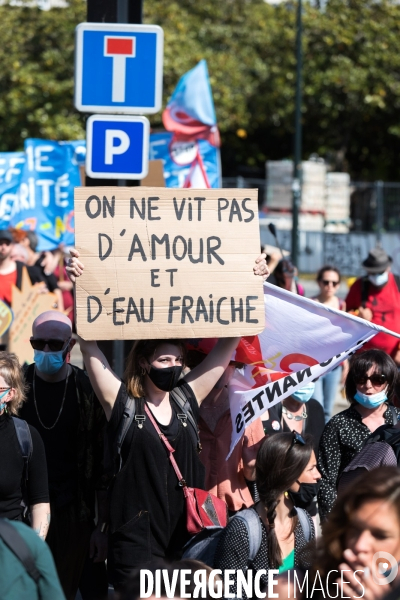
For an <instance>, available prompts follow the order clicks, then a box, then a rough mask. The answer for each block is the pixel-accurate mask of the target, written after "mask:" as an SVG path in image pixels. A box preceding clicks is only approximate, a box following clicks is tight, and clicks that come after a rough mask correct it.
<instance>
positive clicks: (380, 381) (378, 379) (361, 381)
mask: <svg viewBox="0 0 400 600" xmlns="http://www.w3.org/2000/svg"><path fill="white" fill-rule="evenodd" d="M368 380H369V381H370V382H371V383H372V385H374V386H375V387H378V386H380V385H384V384H385V383H387V379H386V375H383V374H379V373H373V374H372V375H371V376H370V377H367V375H361V377H358V378H355V382H356V385H365V384H366V383H367V381H368Z"/></svg>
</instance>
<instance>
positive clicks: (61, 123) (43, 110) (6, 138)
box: [0, 0, 86, 151]
mask: <svg viewBox="0 0 400 600" xmlns="http://www.w3.org/2000/svg"><path fill="white" fill-rule="evenodd" d="M85 17H86V5H85V3H84V2H83V1H82V0H72V1H71V2H70V3H69V7H68V8H67V9H53V10H50V11H42V10H40V9H39V8H34V7H27V6H25V7H24V6H22V7H19V6H18V7H17V6H8V5H3V6H0V39H1V44H0V150H2V151H12V150H18V149H21V148H22V147H23V142H24V139H25V138H27V137H37V138H45V139H55V140H67V139H79V138H82V136H84V123H83V118H82V116H81V115H79V114H78V113H77V112H76V111H75V109H74V107H73V88H74V82H73V74H74V44H75V41H74V30H75V27H76V25H77V24H78V23H80V22H82V21H85V20H86V18H85Z"/></svg>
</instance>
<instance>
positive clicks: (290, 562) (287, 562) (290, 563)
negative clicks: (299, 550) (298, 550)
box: [279, 548, 294, 573]
mask: <svg viewBox="0 0 400 600" xmlns="http://www.w3.org/2000/svg"><path fill="white" fill-rule="evenodd" d="M290 569H294V548H293V550H292V551H291V553H290V554H288V555H287V556H285V558H284V559H283V561H282V564H281V566H280V567H279V573H284V572H285V571H290Z"/></svg>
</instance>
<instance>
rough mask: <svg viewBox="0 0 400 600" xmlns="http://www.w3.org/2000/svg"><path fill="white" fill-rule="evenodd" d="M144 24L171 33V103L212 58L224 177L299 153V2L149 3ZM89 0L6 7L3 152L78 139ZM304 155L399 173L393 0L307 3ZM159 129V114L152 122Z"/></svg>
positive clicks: (1, 73) (0, 62) (354, 171)
mask: <svg viewBox="0 0 400 600" xmlns="http://www.w3.org/2000/svg"><path fill="white" fill-rule="evenodd" d="M143 8H144V21H145V22H147V23H157V24H159V25H161V26H162V27H163V29H164V33H165V60H164V101H165V102H166V101H167V99H168V97H169V96H170V94H171V92H172V90H173V88H174V87H175V85H176V83H177V81H178V79H179V77H180V76H181V75H182V74H183V73H184V72H186V71H187V70H189V69H191V68H192V67H194V66H195V65H196V64H197V62H198V61H199V60H200V59H202V58H205V59H206V60H207V63H208V68H209V72H210V79H211V85H212V89H213V94H214V101H215V105H216V111H217V118H218V124H219V127H220V130H221V134H222V141H223V147H222V159H223V165H224V174H226V175H228V174H235V173H236V168H237V165H239V164H241V165H247V166H249V167H260V168H262V167H263V163H264V161H265V160H266V159H280V158H285V157H289V156H290V155H291V154H292V143H293V142H292V140H293V128H294V87H295V66H296V61H295V51H294V48H295V17H296V14H295V13H296V3H295V2H292V0H289V2H286V3H284V4H281V5H279V6H272V5H270V4H267V3H266V2H264V1H263V0H224V1H223V2H221V1H218V0H202V1H201V2H199V1H198V0H143ZM85 18H86V4H85V2H84V1H83V0H71V1H70V3H69V7H68V8H67V9H53V10H51V11H48V12H44V11H40V10H39V9H35V8H26V7H25V8H21V7H10V6H4V5H3V6H0V35H1V39H2V44H1V47H0V149H1V150H14V149H18V148H21V147H22V144H23V139H24V138H25V137H28V136H29V137H43V138H53V139H74V138H75V139H76V138H79V137H81V136H83V135H84V116H83V115H80V114H78V113H77V112H76V111H75V110H74V108H73V104H72V95H73V50H74V28H75V26H76V25H77V24H78V23H79V22H82V21H84V20H85ZM303 22H304V44H303V48H304V94H303V138H304V139H303V149H304V151H303V154H304V156H305V157H308V156H309V155H310V154H311V153H318V154H319V155H320V156H323V157H325V158H327V159H328V160H329V161H330V162H331V163H332V165H333V166H334V167H335V168H338V169H346V170H349V171H350V173H351V175H352V177H353V178H359V179H373V178H377V177H381V178H386V179H392V180H398V179H399V176H400V173H399V167H398V156H399V154H400V123H399V118H398V115H399V104H400V69H399V66H400V65H399V63H400V35H399V33H400V32H399V29H400V6H399V5H398V4H396V3H395V2H389V1H388V0H382V1H379V2H378V1H377V0H328V2H327V4H326V6H325V5H324V8H323V9H318V8H316V7H315V6H311V5H309V4H306V5H305V8H304V14H303ZM151 121H152V125H153V127H155V128H159V127H161V126H162V122H161V114H158V115H155V116H153V117H152V119H151Z"/></svg>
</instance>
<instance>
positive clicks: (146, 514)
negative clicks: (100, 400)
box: [107, 380, 205, 567]
mask: <svg viewBox="0 0 400 600" xmlns="http://www.w3.org/2000/svg"><path fill="white" fill-rule="evenodd" d="M179 387H181V388H182V389H183V391H184V392H185V395H186V397H187V398H188V401H189V402H190V405H191V409H192V414H193V416H194V419H195V421H196V422H197V420H198V415H199V407H198V403H197V401H196V398H195V396H194V394H193V392H192V389H191V388H190V386H189V385H188V384H186V383H185V382H184V381H183V380H181V381H180V382H179ZM127 399H128V394H127V391H126V388H125V385H124V384H121V387H120V389H119V392H118V395H117V398H116V401H115V404H114V407H113V411H112V414H111V419H110V421H109V423H108V426H107V436H108V440H109V443H110V444H111V446H112V440H113V439H114V440H115V437H116V435H117V431H118V427H119V423H120V420H121V418H122V415H123V412H124V407H125V404H126V401H127ZM171 406H172V418H171V422H170V423H169V425H167V426H164V425H161V424H160V423H158V425H159V427H160V429H161V431H162V432H163V433H164V434H165V435H166V437H167V438H168V441H169V442H170V443H171V445H172V447H173V448H175V452H174V458H175V460H176V462H177V464H178V466H179V469H180V471H181V473H182V475H183V477H184V479H185V480H186V481H187V484H188V486H189V487H199V488H203V489H204V475H205V470H204V466H203V465H202V463H201V462H200V459H199V457H198V453H197V448H196V444H195V443H194V436H193V433H192V432H190V430H189V428H190V425H189V424H187V426H186V427H185V426H184V425H183V424H182V423H181V421H180V420H179V419H178V417H177V413H178V408H177V407H176V406H175V403H174V402H171ZM136 415H145V412H144V401H143V399H138V400H137V401H136ZM122 459H123V466H122V469H121V471H120V472H119V473H118V475H117V477H116V479H115V481H114V484H113V488H112V492H111V501H110V534H111V536H110V542H111V557H112V561H113V562H114V563H116V564H120V565H126V566H130V567H136V566H138V565H140V564H142V563H143V562H146V561H149V560H151V559H152V558H153V557H154V556H156V557H160V558H168V559H172V558H174V557H176V556H178V555H179V551H180V550H181V548H182V546H183V545H184V544H185V543H186V541H187V540H188V538H189V536H188V534H187V531H186V520H185V503H184V496H183V491H182V488H181V487H179V485H178V479H177V476H176V474H175V471H174V470H173V468H172V465H171V462H170V460H169V458H168V452H167V449H166V448H165V445H164V444H163V442H162V441H161V440H160V438H159V437H158V435H157V433H156V431H155V429H154V426H153V425H152V423H151V422H150V420H149V419H148V418H146V419H145V421H144V423H143V427H142V428H140V427H139V426H138V422H137V421H135V420H133V422H132V425H131V426H130V428H129V430H128V433H127V435H126V437H125V440H124V443H123V446H122Z"/></svg>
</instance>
